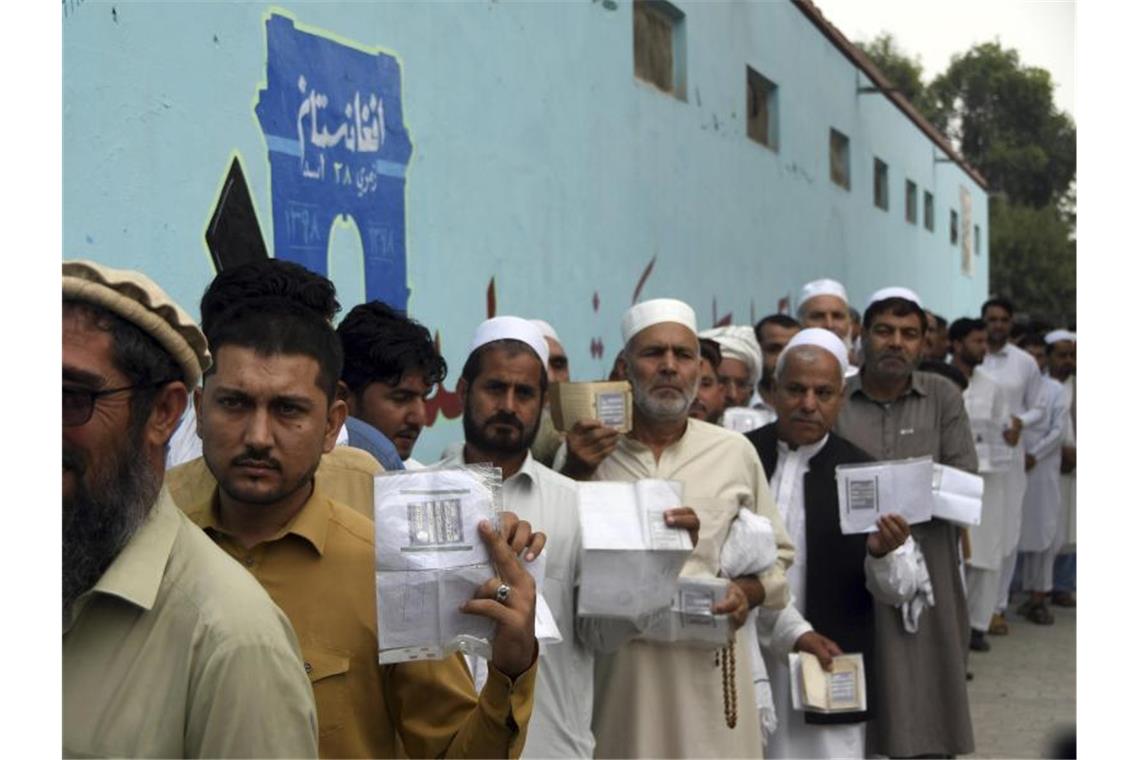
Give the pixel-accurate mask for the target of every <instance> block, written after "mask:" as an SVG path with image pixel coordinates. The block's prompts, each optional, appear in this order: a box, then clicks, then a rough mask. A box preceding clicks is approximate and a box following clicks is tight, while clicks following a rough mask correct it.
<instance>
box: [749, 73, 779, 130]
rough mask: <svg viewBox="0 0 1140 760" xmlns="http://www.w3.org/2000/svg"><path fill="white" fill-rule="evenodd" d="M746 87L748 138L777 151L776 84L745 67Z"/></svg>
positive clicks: (777, 102) (777, 89) (777, 90)
mask: <svg viewBox="0 0 1140 760" xmlns="http://www.w3.org/2000/svg"><path fill="white" fill-rule="evenodd" d="M745 70H746V73H747V85H748V136H749V137H751V138H752V139H753V140H755V141H756V142H758V143H760V144H761V145H767V146H768V147H769V148H771V149H772V150H779V149H780V148H779V141H778V134H777V128H778V121H777V118H776V117H777V106H778V104H779V101H778V100H777V94H778V92H779V88H778V87H777V86H776V83H775V82H773V81H772V80H770V79H768V78H767V77H765V76H764V75H763V74H761V73H759V72H758V71H756V70H755V69H753V68H752V67H751V66H746V67H745Z"/></svg>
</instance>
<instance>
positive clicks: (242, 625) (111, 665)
mask: <svg viewBox="0 0 1140 760" xmlns="http://www.w3.org/2000/svg"><path fill="white" fill-rule="evenodd" d="M209 366H210V354H209V352H208V351H207V350H206V340H205V338H204V337H203V335H202V333H201V331H199V330H198V328H197V327H195V326H194V323H193V321H192V320H191V319H190V317H189V316H188V315H187V314H186V313H185V312H184V311H183V310H182V309H181V308H179V307H178V306H177V305H176V304H175V303H174V302H173V301H171V300H170V299H169V297H168V296H167V295H166V294H165V293H164V292H163V291H162V290H161V289H160V288H159V287H158V286H157V285H155V284H154V283H153V282H152V281H151V280H149V279H148V278H146V277H145V276H143V275H141V274H139V273H137V272H130V271H125V270H115V269H110V268H108V267H104V266H101V265H99V264H95V263H92V262H83V261H73V262H65V263H64V265H63V406H62V411H63V414H62V421H63V754H64V755H69V756H71V755H77V756H86V757H91V756H118V757H135V756H161V757H199V756H209V757H232V756H243V757H250V756H261V757H314V756H315V755H316V751H317V735H316V712H315V708H314V705H313V696H312V690H311V688H310V687H309V682H308V678H307V677H306V675H305V671H304V668H303V665H302V661H301V658H300V654H299V649H298V646H297V640H296V638H295V637H294V634H293V629H292V628H291V627H290V625H289V622H288V620H287V619H286V618H285V616H284V615H283V614H282V613H281V611H280V610H278V609H277V608H276V607H275V606H274V605H273V603H272V602H271V601H270V599H269V597H268V596H267V595H266V593H265V592H264V591H263V590H262V589H261V588H260V587H259V586H258V585H257V583H256V582H254V581H253V580H252V579H251V578H250V577H249V576H248V575H247V574H246V573H245V572H244V571H243V570H242V569H241V568H240V567H239V566H238V565H236V564H235V563H234V562H232V561H231V560H230V559H229V558H228V557H226V556H225V554H224V553H223V552H222V551H221V550H219V549H218V548H217V547H215V546H214V545H213V544H212V542H211V541H210V540H209V539H208V538H207V537H206V536H205V535H204V534H203V533H202V532H201V531H200V530H198V528H196V527H195V526H194V524H193V523H191V522H190V521H189V520H188V519H187V518H186V517H184V516H183V515H182V513H181V512H180V511H179V510H178V509H177V507H175V506H174V503H173V502H172V501H171V499H170V496H169V494H168V493H167V491H166V490H165V489H164V488H163V485H162V477H163V469H164V451H163V450H164V447H165V446H166V443H167V441H168V440H169V438H170V435H171V433H172V432H173V431H174V428H175V426H177V424H178V421H179V419H180V418H181V415H182V412H183V410H184V409H185V407H186V399H187V393H188V390H187V388H188V386H193V385H194V384H195V383H197V381H198V378H199V376H200V375H201V373H202V372H203V371H204V370H205V369H206V368H208V367H209Z"/></svg>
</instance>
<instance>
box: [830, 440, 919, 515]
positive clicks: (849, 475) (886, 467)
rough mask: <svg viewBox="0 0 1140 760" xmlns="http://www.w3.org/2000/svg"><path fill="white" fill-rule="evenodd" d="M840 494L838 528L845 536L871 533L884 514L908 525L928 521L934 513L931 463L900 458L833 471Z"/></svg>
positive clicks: (838, 468)
mask: <svg viewBox="0 0 1140 760" xmlns="http://www.w3.org/2000/svg"><path fill="white" fill-rule="evenodd" d="M835 481H836V487H837V489H838V492H839V528H840V530H841V531H842V532H843V533H844V534H852V533H874V532H875V530H876V528H875V521H876V520H878V519H879V518H880V517H882V516H883V515H885V514H888V513H894V514H897V515H901V516H902V517H903V518H905V519H906V521H907V522H908V523H910V524H911V525H914V524H916V523H921V522H926V521H928V520H930V518H931V515H932V513H933V510H934V494H933V491H932V489H931V484H932V483H933V482H934V460H933V459H931V458H930V457H918V458H915V459H900V460H895V461H888V462H871V463H868V464H854V465H840V466H839V467H836V468H835Z"/></svg>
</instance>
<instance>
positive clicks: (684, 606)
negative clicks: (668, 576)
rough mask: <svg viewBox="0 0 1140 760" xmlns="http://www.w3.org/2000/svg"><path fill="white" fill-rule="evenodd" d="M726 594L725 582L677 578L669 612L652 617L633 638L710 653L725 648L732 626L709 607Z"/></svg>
mask: <svg viewBox="0 0 1140 760" xmlns="http://www.w3.org/2000/svg"><path fill="white" fill-rule="evenodd" d="M727 592H728V579H726V578H678V579H677V593H676V594H675V595H674V596H673V603H672V606H671V607H670V608H669V610H668V611H667V612H666V613H664V614H661V615H657V616H655V617H654V619H653V622H652V624H651V625H650V626H649V627H648V628H646V629H645V631H643V632H642V633H641V635H639V636H638V637H637V638H640V639H648V640H650V641H667V642H684V643H687V644H693V645H697V646H704V647H707V648H710V649H717V648H720V647H724V646H728V642H729V641H731V640H732V633H733V632H732V625H731V623H730V622H729V619H728V615H714V614H713V613H712V607H713V605H714V604H716V603H717V602H719V601H721V600H723V599H724V597H725V595H726V594H727Z"/></svg>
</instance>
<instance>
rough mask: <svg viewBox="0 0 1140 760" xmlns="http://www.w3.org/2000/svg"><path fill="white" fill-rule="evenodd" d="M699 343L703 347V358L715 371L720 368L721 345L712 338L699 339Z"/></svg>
mask: <svg viewBox="0 0 1140 760" xmlns="http://www.w3.org/2000/svg"><path fill="white" fill-rule="evenodd" d="M697 343H699V344H700V345H701V358H702V359H708V360H709V364H711V365H712V368H713V369H717V368H719V367H720V360H721V353H720V344H719V343H717V342H716V341H715V340H713V339H712V338H697Z"/></svg>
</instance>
